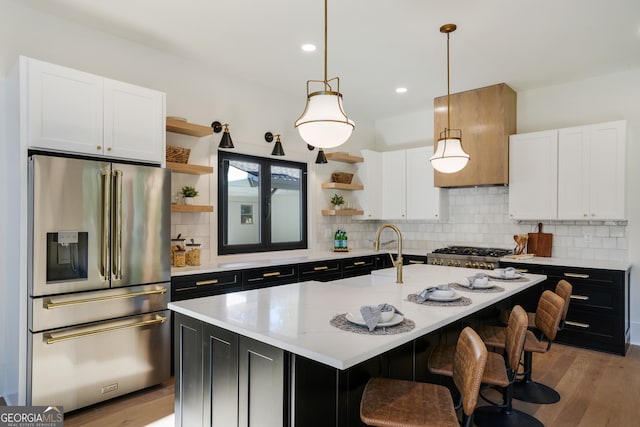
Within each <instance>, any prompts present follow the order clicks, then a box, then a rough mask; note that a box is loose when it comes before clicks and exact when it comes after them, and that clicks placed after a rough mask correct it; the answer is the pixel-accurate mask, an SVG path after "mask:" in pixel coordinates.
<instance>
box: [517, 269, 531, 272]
mask: <svg viewBox="0 0 640 427" xmlns="http://www.w3.org/2000/svg"><path fill="white" fill-rule="evenodd" d="M516 271H517V272H518V273H528V272H529V270H528V269H526V268H516Z"/></svg>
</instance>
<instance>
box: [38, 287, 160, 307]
mask: <svg viewBox="0 0 640 427" xmlns="http://www.w3.org/2000/svg"><path fill="white" fill-rule="evenodd" d="M165 293H167V289H166V288H160V289H153V290H149V291H140V292H129V293H127V294H117V295H105V296H102V297H95V298H82V299H74V300H71V301H60V302H52V301H51V300H50V299H49V300H45V302H44V308H46V309H47V310H51V309H53V308H58V307H65V306H68V305H78V304H87V303H90V302H100V301H109V300H114V299H125V298H135V297H142V296H146V295H162V294H165Z"/></svg>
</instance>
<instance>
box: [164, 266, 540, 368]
mask: <svg viewBox="0 0 640 427" xmlns="http://www.w3.org/2000/svg"><path fill="white" fill-rule="evenodd" d="M479 271H481V270H473V269H467V268H458V267H443V266H431V265H424V264H414V265H407V266H405V267H404V283H403V284H401V285H398V284H396V283H395V274H396V271H395V268H391V269H384V270H377V271H374V272H373V273H372V274H371V275H366V276H359V277H353V278H349V279H341V280H336V281H333V282H326V283H320V282H304V283H295V284H291V285H282V286H275V287H270V288H265V289H257V290H251V291H242V292H235V293H229V294H224V295H217V296H211V297H205V298H197V299H193V300H187V301H180V302H172V303H169V308H170V309H171V310H174V311H176V312H178V313H181V314H184V315H187V316H190V317H193V318H195V319H198V320H201V321H204V322H206V323H209V324H212V325H215V326H219V327H221V328H224V329H227V330H230V331H232V332H235V333H238V334H240V335H243V336H246V337H249V338H252V339H255V340H258V341H261V342H264V343H266V344H269V345H272V346H274V347H278V348H281V349H283V350H286V351H289V352H292V353H294V354H297V355H300V356H303V357H306V358H309V359H312V360H315V361H317V362H320V363H324V364H326V365H329V366H332V367H334V368H338V369H347V368H350V367H351V366H354V365H356V364H358V363H360V362H363V361H365V360H367V359H370V358H371V357H373V356H376V355H378V354H381V353H384V352H386V351H388V350H391V349H393V348H395V347H398V346H399V345H401V344H404V343H406V342H409V341H411V340H413V339H416V338H418V337H421V336H423V335H425V334H427V333H430V332H433V331H435V330H437V329H439V328H441V327H443V326H446V325H448V324H450V323H452V322H454V321H456V320H459V319H461V318H463V317H466V316H468V315H470V314H472V313H474V312H476V311H479V310H481V309H483V308H485V307H488V306H490V305H492V304H494V303H496V302H498V301H500V300H503V299H505V298H507V297H509V296H511V295H514V294H516V293H518V292H520V291H522V290H524V289H526V288H528V287H530V286H532V285H534V284H536V283H539V282H541V281H542V280H544V279H545V277H546V276H541V275H531V274H527V275H525V277H527V278H528V279H529V281H528V282H519V281H513V282H506V281H500V282H496V284H497V285H499V286H501V287H503V288H504V289H505V290H504V291H503V292H499V293H477V292H475V293H472V292H462V291H459V293H460V294H462V295H463V296H467V297H469V298H471V300H472V304H471V305H469V306H465V307H433V306H425V305H419V304H416V303H412V302H409V301H408V300H407V295H409V294H412V293H418V292H420V291H421V290H423V289H424V288H426V287H429V286H433V285H437V284H441V283H451V282H459V281H461V280H462V279H463V278H465V277H467V276H471V275H473V274H475V273H477V272H479ZM380 303H389V304H393V305H394V306H395V307H396V308H397V309H398V310H400V311H401V312H402V313H403V314H404V315H405V317H406V318H408V319H410V320H413V321H414V322H415V324H416V327H415V328H414V329H413V330H411V331H409V332H406V333H400V334H396V335H366V334H358V333H354V332H347V331H343V330H340V329H338V328H335V327H333V326H331V325H330V324H329V321H330V320H331V319H332V318H333V317H334V316H335V315H337V314H343V313H347V312H358V311H359V308H360V306H362V305H372V304H380Z"/></svg>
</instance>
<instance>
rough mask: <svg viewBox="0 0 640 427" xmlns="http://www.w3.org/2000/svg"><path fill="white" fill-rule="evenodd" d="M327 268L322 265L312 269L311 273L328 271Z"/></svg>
mask: <svg viewBox="0 0 640 427" xmlns="http://www.w3.org/2000/svg"><path fill="white" fill-rule="evenodd" d="M328 269H329V267H327V266H326V265H323V266H321V267H313V271H322V270H328Z"/></svg>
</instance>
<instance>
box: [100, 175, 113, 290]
mask: <svg viewBox="0 0 640 427" xmlns="http://www.w3.org/2000/svg"><path fill="white" fill-rule="evenodd" d="M101 175H102V236H100V237H101V241H100V252H101V254H100V275H101V276H102V280H109V277H108V276H109V275H110V272H109V264H110V263H111V257H110V248H109V241H110V240H111V236H110V233H109V228H110V222H111V221H110V214H111V171H110V170H109V169H103V170H102V171H101Z"/></svg>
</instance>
